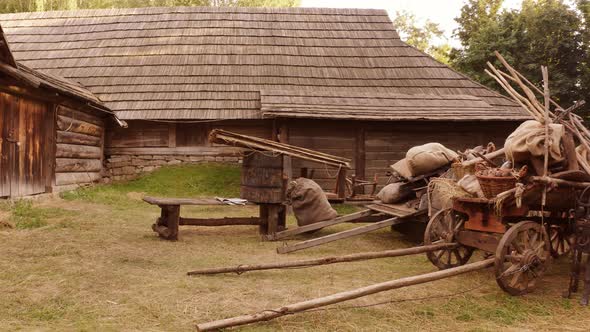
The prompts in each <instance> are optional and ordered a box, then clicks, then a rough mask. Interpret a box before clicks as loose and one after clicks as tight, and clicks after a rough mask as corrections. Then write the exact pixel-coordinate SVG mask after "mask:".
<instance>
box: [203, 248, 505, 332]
mask: <svg viewBox="0 0 590 332" xmlns="http://www.w3.org/2000/svg"><path fill="white" fill-rule="evenodd" d="M493 265H494V258H489V259H486V260H483V261H479V262H475V263H470V264H466V265H462V266H458V267H454V268H450V269H446V270H440V271H436V272H431V273H425V274H420V275H417V276H412V277H405V278H401V279H395V280H390V281H386V282H382V283H378V284H374V285H370V286H366V287H361V288H357V289H354V290H350V291H345V292H340V293H336V294H333V295H329V296H325V297H321V298H317V299H312V300H307V301H303V302H298V303H294V304H288V305H285V306H281V307H280V308H275V309H270V310H263V311H260V312H258V313H256V314H252V315H243V316H238V317H233V318H227V319H222V320H218V321H214V322H209V323H203V324H198V325H197V330H198V331H213V330H219V329H223V328H227V327H232V326H239V325H246V324H251V323H255V322H261V321H268V320H270V319H275V318H278V317H281V316H285V315H290V314H294V313H297V312H301V311H306V310H309V309H314V308H319V307H324V306H327V305H330V304H334V303H339V302H344V301H349V300H352V299H357V298H359V297H363V296H367V295H371V294H375V293H380V292H384V291H388V290H392V289H397V288H402V287H408V286H412V285H418V284H423V283H427V282H431V281H435V280H440V279H445V278H449V277H453V276H456V275H460V274H465V273H469V272H473V271H478V270H483V269H486V268H488V267H491V266H493Z"/></svg>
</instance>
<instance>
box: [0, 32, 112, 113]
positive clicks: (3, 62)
mask: <svg viewBox="0 0 590 332" xmlns="http://www.w3.org/2000/svg"><path fill="white" fill-rule="evenodd" d="M0 76H8V77H11V78H12V79H15V80H17V81H19V82H22V83H23V84H25V85H27V86H30V87H33V88H40V89H44V90H49V91H51V92H52V93H57V94H60V95H63V96H67V97H69V98H74V99H77V100H78V101H81V102H84V103H87V104H91V105H93V106H94V107H96V108H98V109H100V110H101V111H104V112H107V113H111V112H110V110H108V108H106V106H105V105H104V104H103V103H102V102H101V101H100V100H99V99H98V97H96V96H95V95H94V94H92V92H90V91H88V90H87V89H86V88H84V87H82V86H80V84H78V83H75V82H72V81H69V80H67V79H64V78H62V77H57V76H53V75H51V74H47V73H42V72H39V71H36V70H33V69H31V68H29V67H27V66H25V65H23V64H22V63H19V62H17V61H15V59H14V56H13V55H12V52H11V50H10V47H9V43H7V41H6V37H5V34H4V31H3V30H2V27H1V26H0Z"/></svg>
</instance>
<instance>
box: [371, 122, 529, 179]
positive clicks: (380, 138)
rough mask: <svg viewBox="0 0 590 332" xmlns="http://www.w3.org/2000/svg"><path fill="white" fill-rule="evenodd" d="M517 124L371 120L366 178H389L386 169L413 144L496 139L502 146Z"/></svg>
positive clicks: (453, 145) (454, 145) (461, 145)
mask: <svg viewBox="0 0 590 332" xmlns="http://www.w3.org/2000/svg"><path fill="white" fill-rule="evenodd" d="M517 126H518V124H517V123H508V122H504V123H502V122H480V123H437V122H422V123H411V122H409V123H394V124H391V125H389V126H388V125H384V124H370V125H369V126H367V128H366V130H365V133H366V139H365V150H366V166H365V174H364V175H365V178H366V179H373V177H374V176H375V175H377V177H378V181H379V184H384V183H385V182H386V181H387V177H386V176H385V174H384V173H385V172H384V171H386V170H389V166H390V165H391V164H393V163H395V162H396V161H398V160H400V159H402V158H404V157H405V154H406V151H407V150H408V149H410V148H412V147H413V146H416V145H421V144H425V143H430V142H439V143H441V144H443V145H445V146H447V147H448V148H450V149H453V150H463V149H466V148H470V147H474V146H477V145H480V144H487V143H488V142H494V143H495V144H496V146H498V147H501V146H503V144H504V140H505V139H506V137H507V136H508V135H509V134H510V133H511V132H512V131H513V130H514V129H515V128H516V127H517Z"/></svg>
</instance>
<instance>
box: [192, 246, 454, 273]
mask: <svg viewBox="0 0 590 332" xmlns="http://www.w3.org/2000/svg"><path fill="white" fill-rule="evenodd" d="M457 246H458V245H457V244H455V243H439V244H433V245H429V246H419V247H413V248H404V249H396V250H385V251H371V252H362V253H356V254H350V255H344V256H332V257H324V258H317V259H308V260H300V261H294V262H283V263H270V264H255V265H238V266H233V267H218V268H211V269H202V270H196V271H191V272H188V273H187V274H188V275H206V274H219V273H237V274H241V273H243V272H248V271H259V270H273V269H285V268H293V267H310V266H317V265H327V264H335V263H345V262H354V261H360V260H369V259H377V258H387V257H399V256H408V255H416V254H422V253H425V252H429V251H436V250H441V249H453V248H455V247H457Z"/></svg>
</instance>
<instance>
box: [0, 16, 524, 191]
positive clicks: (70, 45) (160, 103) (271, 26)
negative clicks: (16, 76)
mask: <svg viewBox="0 0 590 332" xmlns="http://www.w3.org/2000/svg"><path fill="white" fill-rule="evenodd" d="M0 24H2V25H3V26H4V28H5V31H6V33H7V36H8V40H9V42H10V44H11V46H12V50H13V54H14V56H15V58H16V59H17V60H18V61H20V62H21V63H22V64H24V65H27V66H29V67H31V68H34V69H37V70H40V71H42V72H44V73H48V74H53V75H59V76H62V77H66V78H68V79H70V80H73V81H76V82H79V83H81V84H82V85H83V86H84V87H86V88H87V89H88V90H89V91H91V92H92V93H93V94H94V95H96V96H97V97H98V98H99V99H100V101H102V103H103V104H104V105H106V107H108V108H109V109H111V110H113V111H114V112H115V114H116V115H117V116H118V117H119V118H120V119H122V120H125V121H127V122H128V124H129V127H128V128H127V129H123V128H121V127H120V126H118V125H117V124H116V123H115V122H114V121H108V123H107V127H106V138H105V153H106V158H107V161H108V162H107V164H106V165H107V167H108V170H109V172H110V173H111V174H112V175H113V176H114V178H115V179H120V178H125V177H129V176H133V174H136V173H138V172H141V171H146V170H151V169H153V168H154V167H157V166H159V165H162V164H166V163H180V162H196V161H202V160H218V161H234V160H237V158H238V155H237V151H236V150H235V149H231V148H228V147H221V146H215V145H212V144H210V143H208V140H207V135H208V133H209V132H210V131H211V130H212V129H214V128H221V129H225V130H230V131H236V132H240V133H243V134H247V135H252V136H258V137H263V138H272V139H277V140H281V141H283V142H288V143H290V144H293V145H300V146H303V147H307V148H311V149H317V150H320V151H324V152H327V153H331V154H335V155H339V156H342V157H347V158H350V159H352V160H353V161H354V162H353V167H354V168H355V170H354V171H353V172H354V173H356V176H357V177H358V178H367V179H372V178H373V176H374V175H375V174H379V175H380V178H379V179H380V181H382V182H383V181H385V177H384V173H385V171H386V170H387V166H388V165H390V164H392V163H394V162H395V161H397V160H398V159H400V158H402V157H403V155H404V153H405V151H406V150H407V149H408V148H410V147H412V146H414V145H418V144H422V143H426V142H432V141H438V142H441V143H443V144H445V145H447V146H449V147H451V148H454V149H460V148H465V147H471V146H474V145H476V144H485V143H487V142H488V141H494V142H496V143H497V144H502V143H503V140H504V138H505V137H506V136H507V134H508V133H509V132H510V131H511V130H513V129H514V128H515V127H516V126H517V125H518V123H519V122H521V121H522V120H524V119H527V118H528V116H527V115H526V114H525V113H524V112H523V111H522V110H521V109H520V108H519V106H518V105H516V104H514V103H513V102H512V101H511V100H509V99H507V98H505V97H504V96H502V95H500V94H498V93H497V92H495V91H492V90H490V89H488V88H486V87H484V86H482V85H480V84H478V83H476V82H474V81H472V80H470V79H469V78H467V77H465V76H464V75H462V74H460V73H458V72H456V71H454V70H452V69H450V68H449V67H447V66H446V65H444V64H442V63H439V62H437V61H436V60H434V59H433V58H431V57H430V56H428V55H427V54H425V53H423V52H421V51H419V50H417V49H415V48H413V47H411V46H409V45H407V44H406V43H404V42H403V41H402V40H400V37H399V35H398V34H397V33H396V31H395V28H394V26H393V24H392V22H391V20H390V18H389V17H388V15H387V13H386V12H385V11H383V10H366V9H321V8H272V9H271V8H210V7H203V8H201V7H177V8H139V9H109V10H82V11H65V12H43V13H20V14H5V15H0ZM303 167H309V169H308V171H309V172H313V174H314V176H313V178H314V179H316V180H318V182H320V183H321V184H322V185H323V186H324V187H325V188H326V189H332V188H330V186H332V185H333V184H334V181H333V179H332V177H333V176H334V175H335V170H334V169H330V168H328V167H317V166H312V165H307V164H305V163H304V162H295V161H294V163H293V174H294V176H297V175H298V174H299V170H300V169H301V168H303Z"/></svg>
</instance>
